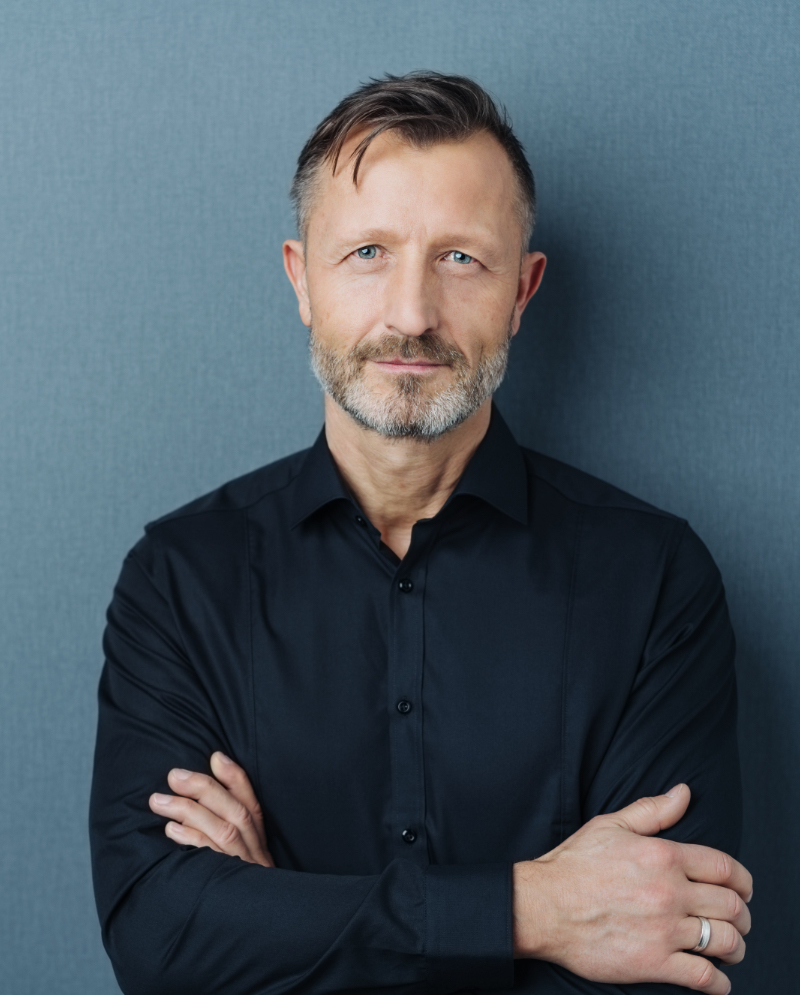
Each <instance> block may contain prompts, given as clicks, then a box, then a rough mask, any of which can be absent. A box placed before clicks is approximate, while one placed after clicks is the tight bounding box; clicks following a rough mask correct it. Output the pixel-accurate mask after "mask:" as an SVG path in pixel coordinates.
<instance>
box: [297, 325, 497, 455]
mask: <svg viewBox="0 0 800 995" xmlns="http://www.w3.org/2000/svg"><path fill="white" fill-rule="evenodd" d="M511 334H512V333H511V325H510V322H509V328H508V333H507V335H506V338H505V340H504V341H503V342H502V343H501V344H500V346H498V348H497V349H495V350H494V352H492V353H484V354H483V355H482V356H481V357H480V359H479V361H478V363H477V364H476V366H475V367H474V368H472V367H470V365H469V363H468V362H467V359H466V357H465V356H464V354H463V353H462V352H461V351H460V350H459V349H457V348H456V347H455V346H452V345H448V343H446V342H445V341H444V340H443V339H442V338H441V337H440V336H438V335H437V334H436V333H435V332H432V333H426V334H425V335H420V336H419V337H412V336H405V335H385V336H383V337H382V338H380V339H378V340H377V341H374V342H364V343H361V344H360V345H357V346H355V347H354V348H353V349H351V350H350V351H349V352H346V353H339V352H337V351H336V350H334V349H332V348H331V347H329V346H326V345H324V344H323V343H322V342H321V341H320V340H319V338H318V337H317V336H316V335H315V334H314V329H313V327H312V328H311V329H310V330H309V349H310V354H311V369H312V370H313V372H314V376H315V377H316V378H317V380H318V381H319V383H320V385H321V387H322V389H323V390H324V391H325V392H326V393H327V394H329V395H330V396H331V398H332V399H333V400H334V401H335V402H336V403H337V404H338V405H339V407H340V408H342V409H343V410H344V411H346V412H347V414H349V415H350V416H351V418H354V419H355V420H356V421H357V422H358V423H359V425H362V426H363V427H364V428H367V429H371V430H372V431H374V432H378V433H379V434H380V435H382V436H385V437H387V438H392V439H420V440H422V441H427V442H433V441H434V440H435V439H438V438H440V437H441V436H442V435H444V434H445V433H446V432H449V431H451V430H452V429H454V428H455V427H456V426H457V425H460V424H461V423H462V422H464V421H466V420H467V418H469V417H470V416H471V415H473V414H475V412H476V411H477V410H478V408H480V406H481V405H482V404H483V403H484V402H485V401H486V400H488V399H489V398H490V397H491V396H492V394H494V392H495V391H496V390H497V388H498V387H499V386H500V384H501V382H502V380H503V377H504V376H505V372H506V367H507V365H508V353H509V348H510V345H511ZM394 358H399V359H404V360H407V361H413V360H419V359H426V360H428V361H429V362H432V363H443V364H445V365H446V366H449V367H450V368H451V369H452V377H451V378H450V383H449V384H447V385H446V386H443V387H442V386H437V385H436V384H435V383H429V382H428V380H429V378H430V375H429V374H424V373H423V374H416V373H403V374H399V375H395V376H394V377H393V378H392V379H393V381H394V382H393V384H391V386H387V388H386V389H384V390H383V391H381V392H378V391H377V390H375V389H374V388H372V387H370V385H369V384H368V383H367V382H366V378H365V376H364V373H365V369H366V364H367V362H368V361H369V360H373V361H374V360H389V359H394ZM389 376H391V374H390V375H389Z"/></svg>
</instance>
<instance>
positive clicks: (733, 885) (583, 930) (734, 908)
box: [514, 784, 753, 995]
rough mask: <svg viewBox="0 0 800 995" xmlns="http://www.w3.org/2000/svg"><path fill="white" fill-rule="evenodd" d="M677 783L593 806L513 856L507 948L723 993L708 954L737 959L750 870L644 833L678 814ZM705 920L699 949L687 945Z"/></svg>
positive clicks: (576, 967) (607, 977)
mask: <svg viewBox="0 0 800 995" xmlns="http://www.w3.org/2000/svg"><path fill="white" fill-rule="evenodd" d="M690 797H691V793H690V791H689V788H688V787H687V786H686V785H685V784H679V785H677V786H676V787H675V788H672V789H671V791H670V793H668V794H666V795H659V796H657V797H655V798H640V799H639V800H638V801H636V802H634V803H633V804H632V805H628V806H627V807H626V808H623V809H621V810H620V811H619V812H613V813H611V814H609V815H598V816H596V817H595V818H594V819H592V820H591V821H590V822H587V823H586V825H585V826H582V827H581V828H580V829H579V830H578V831H577V832H576V833H574V834H573V835H572V836H570V837H569V839H566V840H564V842H563V843H562V844H561V845H560V846H557V847H556V848H555V849H554V850H551V851H550V852H549V853H546V854H545V855H544V856H542V857H539V858H538V859H537V860H527V861H522V862H520V863H517V864H515V865H514V953H515V956H517V957H534V958H537V959H540V960H547V961H552V962H553V963H556V964H561V965H562V966H563V967H566V968H568V969H569V970H570V971H573V972H574V973H575V974H578V975H580V976H581V977H583V978H586V979H587V980H589V981H599V982H606V983H613V984H626V983H627V984H632V983H635V982H646V981H650V982H661V983H671V984H676V985H684V986H685V987H687V988H693V989H696V990H697V991H704V992H710V993H712V995H727V993H728V992H729V991H730V987H731V986H730V981H729V980H728V978H727V977H726V976H725V975H724V974H723V973H722V972H721V971H718V970H717V969H716V968H715V967H714V965H713V964H712V963H711V961H710V960H707V959H706V958H707V957H719V958H720V959H721V960H722V961H724V962H725V963H727V964H736V963H738V962H739V961H740V960H741V959H742V958H743V957H744V952H745V944H744V940H743V939H742V937H743V936H744V935H745V934H746V933H748V932H749V930H750V912H749V910H748V908H747V905H746V904H745V903H746V902H749V901H750V898H751V897H752V894H753V879H752V878H751V876H750V874H749V873H748V871H747V870H746V869H745V868H744V867H743V866H742V865H741V864H740V863H739V862H738V861H736V860H734V859H733V858H732V857H729V856H728V855H727V854H725V853H721V852H720V851H719V850H713V849H711V848H710V847H706V846H698V845H695V844H687V843H674V842H672V841H670V840H664V839H649V838H648V837H650V836H653V835H654V834H655V833H658V832H660V831H661V830H663V829H668V828H669V827H670V826H673V825H674V824H675V823H676V822H677V821H678V820H679V819H680V818H681V817H682V816H683V814H684V812H685V811H686V807H687V805H688V804H689V798H690ZM697 916H705V918H707V919H708V920H709V922H710V925H711V939H710V941H709V944H708V946H707V947H706V949H705V950H704V952H703V956H700V955H698V954H691V953H687V952H686V951H689V950H691V949H692V947H695V946H696V945H697V944H698V942H699V940H700V934H701V925H702V924H701V923H700V920H699V919H698V918H696V917H697Z"/></svg>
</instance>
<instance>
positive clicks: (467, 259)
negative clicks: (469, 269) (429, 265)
mask: <svg viewBox="0 0 800 995" xmlns="http://www.w3.org/2000/svg"><path fill="white" fill-rule="evenodd" d="M450 255H451V256H452V257H453V262H454V263H461V264H462V265H466V264H467V263H471V262H472V261H473V260H472V256H468V255H467V254H466V252H458V251H457V250H455V249H454V250H453V251H452V252H451V253H450Z"/></svg>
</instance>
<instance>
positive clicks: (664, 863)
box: [644, 839, 675, 870]
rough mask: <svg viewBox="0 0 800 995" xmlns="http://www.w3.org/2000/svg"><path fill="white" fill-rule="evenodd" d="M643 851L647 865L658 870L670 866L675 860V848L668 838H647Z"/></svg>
mask: <svg viewBox="0 0 800 995" xmlns="http://www.w3.org/2000/svg"><path fill="white" fill-rule="evenodd" d="M644 852H645V858H646V863H647V864H648V866H650V867H655V868H657V869H658V870H664V869H667V868H669V867H671V866H672V864H673V863H674V860H675V848H674V847H673V846H672V845H671V843H670V842H669V840H657V839H648V840H647V847H646V849H645V851H644Z"/></svg>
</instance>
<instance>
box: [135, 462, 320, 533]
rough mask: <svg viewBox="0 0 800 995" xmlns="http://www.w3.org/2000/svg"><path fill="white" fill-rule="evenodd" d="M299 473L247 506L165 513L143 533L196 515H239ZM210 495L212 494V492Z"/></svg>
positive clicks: (286, 485)
mask: <svg viewBox="0 0 800 995" xmlns="http://www.w3.org/2000/svg"><path fill="white" fill-rule="evenodd" d="M300 466H302V463H301V464H300ZM253 472H254V473H258V470H254V471H253ZM299 473H300V467H298V468H297V470H296V471H295V472H294V473H293V474H292V476H291V477H289V479H288V480H287V481H286V482H285V483H283V484H280V485H278V486H277V487H273V488H272V489H271V490H267V491H262V492H261V494H259V495H258V497H257V498H254V499H253V500H252V501H249V502H248V503H247V504H241V505H238V506H237V507H235V508H202V509H199V510H197V511H185V512H174V511H173V512H167V514H166V515H163V516H162V517H161V518H155V519H153V521H152V522H147V524H146V525H145V527H144V530H145V532H149V531H150V530H151V529H154V528H156V527H157V526H158V525H161V524H162V523H164V524H166V523H167V522H176V521H181V520H183V519H184V518H195V517H197V516H198V515H211V514H216V515H220V514H226V515H230V514H239V513H241V512H247V511H249V510H250V508H252V507H253V506H254V505H256V504H258V502H259V501H263V500H264V498H265V497H269V496H270V494H277V493H279V492H280V491H282V490H285V489H286V488H287V487H289V486H290V485H291V484H292V483H293V482H294V481H295V479H296V478H297V476H298V474H299ZM225 486H226V485H225V484H223V485H222V487H225ZM218 489H221V488H218ZM211 493H213V491H212V492H211ZM197 500H202V498H198V499H197Z"/></svg>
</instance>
